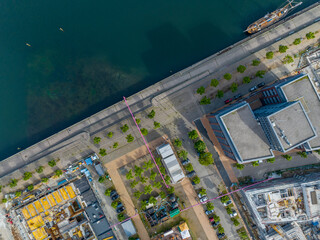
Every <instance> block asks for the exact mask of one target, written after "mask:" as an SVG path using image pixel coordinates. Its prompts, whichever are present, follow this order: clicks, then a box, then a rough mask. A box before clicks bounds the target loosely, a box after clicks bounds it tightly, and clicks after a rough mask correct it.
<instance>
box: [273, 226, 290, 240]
mask: <svg viewBox="0 0 320 240" xmlns="http://www.w3.org/2000/svg"><path fill="white" fill-rule="evenodd" d="M271 227H272V228H273V229H274V230H275V231H276V232H277V233H278V234H279V235H280V236H281V237H282V238H283V239H286V240H290V238H289V237H288V235H287V234H286V233H285V232H284V231H283V229H282V227H280V226H279V225H273V224H271Z"/></svg>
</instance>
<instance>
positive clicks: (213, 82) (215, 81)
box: [210, 79, 219, 87]
mask: <svg viewBox="0 0 320 240" xmlns="http://www.w3.org/2000/svg"><path fill="white" fill-rule="evenodd" d="M218 85H219V81H218V79H211V83H210V86H211V87H217V86H218Z"/></svg>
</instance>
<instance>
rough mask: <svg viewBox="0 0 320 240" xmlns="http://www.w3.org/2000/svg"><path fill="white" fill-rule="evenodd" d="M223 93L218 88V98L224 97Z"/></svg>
mask: <svg viewBox="0 0 320 240" xmlns="http://www.w3.org/2000/svg"><path fill="white" fill-rule="evenodd" d="M223 95H224V92H223V91H222V90H218V91H217V95H216V97H217V98H223Z"/></svg>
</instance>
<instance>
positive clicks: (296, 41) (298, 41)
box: [293, 38, 301, 45]
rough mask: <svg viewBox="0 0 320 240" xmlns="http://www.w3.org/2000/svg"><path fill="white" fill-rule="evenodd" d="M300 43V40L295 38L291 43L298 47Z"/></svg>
mask: <svg viewBox="0 0 320 240" xmlns="http://www.w3.org/2000/svg"><path fill="white" fill-rule="evenodd" d="M300 43H301V38H296V39H295V40H294V41H293V44H294V45H299V44H300Z"/></svg>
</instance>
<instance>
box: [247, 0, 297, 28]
mask: <svg viewBox="0 0 320 240" xmlns="http://www.w3.org/2000/svg"><path fill="white" fill-rule="evenodd" d="M301 4H302V2H295V1H293V0H287V1H286V2H285V3H284V5H283V6H282V7H280V8H278V9H277V10H275V11H273V12H271V13H268V14H267V15H265V16H264V17H262V18H260V19H259V20H257V21H255V22H254V23H252V24H250V25H249V27H247V29H246V30H245V32H247V33H249V34H253V33H256V32H259V31H261V30H262V29H264V28H266V27H268V26H270V25H272V24H274V23H276V22H278V21H279V20H280V19H282V18H284V17H285V16H287V14H288V13H289V12H290V11H291V10H292V9H294V8H296V7H298V6H300V5H301Z"/></svg>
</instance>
